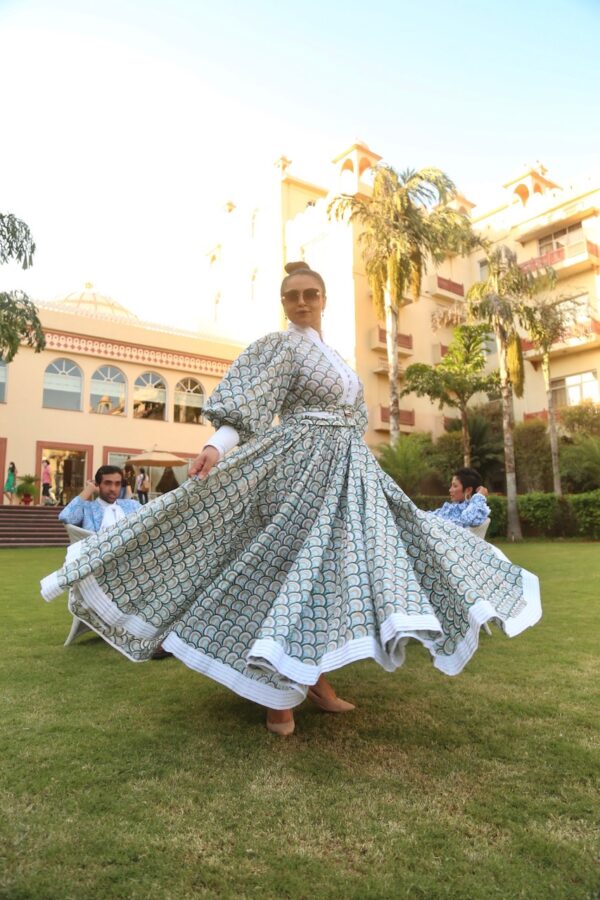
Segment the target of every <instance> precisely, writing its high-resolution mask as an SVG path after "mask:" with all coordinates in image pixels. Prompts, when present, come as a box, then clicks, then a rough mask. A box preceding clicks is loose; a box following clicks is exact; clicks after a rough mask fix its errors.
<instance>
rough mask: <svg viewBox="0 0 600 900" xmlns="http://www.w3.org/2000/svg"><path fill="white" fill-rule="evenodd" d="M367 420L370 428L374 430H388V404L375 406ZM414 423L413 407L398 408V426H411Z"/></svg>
mask: <svg viewBox="0 0 600 900" xmlns="http://www.w3.org/2000/svg"><path fill="white" fill-rule="evenodd" d="M369 421H370V423H371V428H374V429H375V431H389V430H390V408H389V406H381V405H379V406H377V407H376V408H375V410H374V414H372V415H371V416H369ZM414 424H415V411H414V409H401V410H400V427H401V428H402V427H404V428H407V427H408V428H412V427H413V426H414Z"/></svg>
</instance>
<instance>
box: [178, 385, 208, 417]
mask: <svg viewBox="0 0 600 900" xmlns="http://www.w3.org/2000/svg"><path fill="white" fill-rule="evenodd" d="M203 406H204V388H203V387H202V385H201V384H200V382H199V381H196V379H195V378H182V379H181V381H180V382H179V383H178V384H177V385H176V387H175V404H174V406H173V421H175V422H187V423H188V424H191V425H202V424H203V423H204V419H203V418H202V408H203Z"/></svg>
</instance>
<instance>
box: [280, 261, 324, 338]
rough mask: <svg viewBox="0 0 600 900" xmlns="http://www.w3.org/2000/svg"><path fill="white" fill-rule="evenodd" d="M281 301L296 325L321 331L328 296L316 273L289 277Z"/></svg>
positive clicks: (291, 320)
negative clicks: (325, 294)
mask: <svg viewBox="0 0 600 900" xmlns="http://www.w3.org/2000/svg"><path fill="white" fill-rule="evenodd" d="M281 302H282V303H283V309H284V312H285V314H286V316H287V317H288V319H289V320H290V322H293V323H294V325H300V326H301V327H302V328H306V327H309V328H314V329H315V331H319V332H320V331H321V316H322V314H323V310H324V309H325V303H326V298H325V296H324V294H323V290H322V288H321V285H320V283H319V281H318V280H317V279H316V278H315V277H314V275H307V274H306V275H300V274H299V275H292V277H291V278H288V280H287V282H286V285H285V290H284V292H283V297H282V300H281Z"/></svg>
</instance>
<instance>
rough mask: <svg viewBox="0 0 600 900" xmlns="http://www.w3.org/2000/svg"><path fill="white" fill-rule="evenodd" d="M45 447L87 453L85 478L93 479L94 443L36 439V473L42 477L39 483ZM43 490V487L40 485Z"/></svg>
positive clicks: (87, 479)
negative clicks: (66, 442)
mask: <svg viewBox="0 0 600 900" xmlns="http://www.w3.org/2000/svg"><path fill="white" fill-rule="evenodd" d="M44 447H45V448H46V449H47V450H80V451H81V452H83V453H85V454H86V456H85V464H86V471H85V478H86V481H91V480H92V478H93V477H94V445H93V444H75V443H69V444H64V443H61V442H59V441H36V442H35V474H36V475H37V477H38V478H39V479H40V481H39V484H40V485H41V483H42V451H43V450H44ZM40 492H41V487H40Z"/></svg>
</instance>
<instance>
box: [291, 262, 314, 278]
mask: <svg viewBox="0 0 600 900" xmlns="http://www.w3.org/2000/svg"><path fill="white" fill-rule="evenodd" d="M284 269H285V271H286V272H287V273H288V275H293V274H294V272H310V271H311V268H310V266H309V264H308V263H307V262H304V260H301V261H300V262H289V263H286V264H285V266H284Z"/></svg>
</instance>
